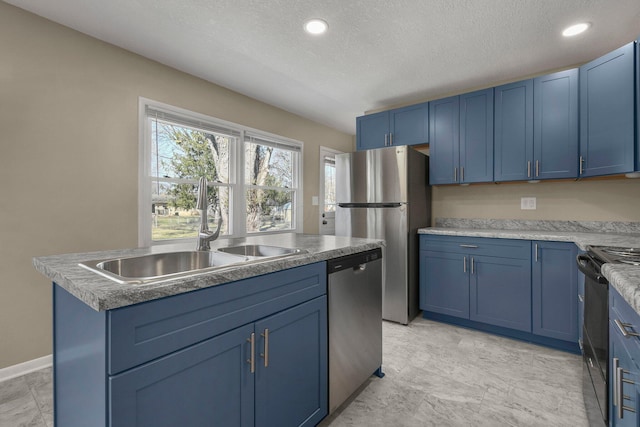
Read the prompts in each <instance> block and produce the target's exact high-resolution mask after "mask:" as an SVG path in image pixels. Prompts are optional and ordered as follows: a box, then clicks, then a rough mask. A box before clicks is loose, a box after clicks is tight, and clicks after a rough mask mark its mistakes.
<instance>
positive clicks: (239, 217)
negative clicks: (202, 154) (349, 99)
mask: <svg viewBox="0 0 640 427" xmlns="http://www.w3.org/2000/svg"><path fill="white" fill-rule="evenodd" d="M147 107H150V108H153V109H154V110H158V111H165V112H167V113H170V114H174V115H177V116H183V117H185V118H186V119H189V120H194V121H202V122H204V123H209V124H211V125H214V126H219V127H223V128H228V129H230V130H233V131H237V132H238V133H239V136H238V143H237V144H236V145H235V146H234V147H230V150H229V155H230V157H231V159H230V164H229V175H230V176H229V184H228V185H224V186H225V187H229V189H230V201H229V207H230V210H231V212H230V217H231V218H232V224H233V228H232V230H231V233H230V234H229V235H226V236H222V237H220V238H221V239H225V238H234V237H244V236H247V235H259V236H262V235H267V234H283V233H302V229H303V218H304V213H303V200H304V198H303V170H302V162H303V159H304V143H302V142H301V141H297V140H294V139H291V138H286V137H283V136H280V135H275V134H272V133H268V132H264V131H261V130H258V129H253V128H249V127H247V126H242V125H238V124H236V123H232V122H228V121H225V120H221V119H217V118H214V117H210V116H207V115H204V114H200V113H196V112H193V111H189V110H186V109H184V108H179V107H174V106H172V105H168V104H165V103H162V102H158V101H154V100H151V99H148V98H144V97H139V99H138V140H139V144H138V245H139V246H140V247H147V246H158V245H166V244H179V243H188V242H194V243H195V238H188V239H169V240H156V241H153V240H152V238H151V220H152V219H151V215H149V212H150V211H149V208H150V206H151V181H153V180H154V178H153V177H151V170H150V167H151V162H150V159H151V155H152V152H151V151H152V148H151V126H150V125H149V121H148V120H147V114H146V111H147ZM246 135H253V136H257V137H259V138H261V139H264V140H267V141H274V144H275V145H277V146H280V147H282V148H287V147H289V148H294V149H295V151H298V155H297V156H294V162H293V181H294V182H293V187H295V188H291V189H290V190H292V191H293V193H294V195H293V200H292V201H293V203H294V217H293V218H292V224H291V229H288V230H274V231H260V232H253V233H247V227H246V211H247V209H246V191H247V188H248V186H247V185H246V184H245V181H244V180H245V171H244V152H245V140H246V139H247V138H246ZM167 181H169V180H167ZM194 184H196V185H197V182H194Z"/></svg>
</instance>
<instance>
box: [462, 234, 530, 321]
mask: <svg viewBox="0 0 640 427" xmlns="http://www.w3.org/2000/svg"><path fill="white" fill-rule="evenodd" d="M526 243H528V242H526ZM470 270H471V271H470V278H471V286H470V298H471V303H470V316H469V318H470V319H471V320H474V321H476V322H483V323H486V324H489V325H495V326H502V327H505V328H510V329H517V330H520V331H526V332H530V331H531V262H530V259H529V258H528V257H527V258H526V259H511V258H503V257H487V256H473V257H472V258H471V268H470Z"/></svg>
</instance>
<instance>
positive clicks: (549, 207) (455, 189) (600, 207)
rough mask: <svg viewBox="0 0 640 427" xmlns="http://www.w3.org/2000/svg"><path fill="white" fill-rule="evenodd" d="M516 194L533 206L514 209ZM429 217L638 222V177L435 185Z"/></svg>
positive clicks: (516, 203)
mask: <svg viewBox="0 0 640 427" xmlns="http://www.w3.org/2000/svg"><path fill="white" fill-rule="evenodd" d="M521 197H536V198H537V200H536V202H537V209H536V210H534V211H527V210H524V211H523V210H520V198H521ZM432 218H433V219H434V220H435V218H499V219H554V220H583V221H640V179H624V178H623V179H618V180H602V181H594V180H589V181H561V182H560V181H558V182H539V183H537V184H529V183H510V184H483V185H469V186H467V187H462V186H438V187H433V207H432Z"/></svg>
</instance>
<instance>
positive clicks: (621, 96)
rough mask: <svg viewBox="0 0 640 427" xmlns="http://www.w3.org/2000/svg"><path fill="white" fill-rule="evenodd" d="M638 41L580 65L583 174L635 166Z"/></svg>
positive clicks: (625, 170) (614, 172)
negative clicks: (635, 88) (635, 49)
mask: <svg viewBox="0 0 640 427" xmlns="http://www.w3.org/2000/svg"><path fill="white" fill-rule="evenodd" d="M634 78H635V77H634V43H629V44H627V45H625V46H623V47H621V48H619V49H616V50H614V51H613V52H611V53H608V54H607V55H605V56H603V57H601V58H598V59H596V60H594V61H591V62H589V63H587V64H585V65H583V66H582V67H580V156H581V161H582V168H581V171H582V174H581V175H582V176H597V175H610V174H617V173H625V172H630V171H632V170H633V169H634V155H635V153H634V132H635V130H634V114H635V113H634V111H635V110H634V108H635V106H634V92H635V91H634Z"/></svg>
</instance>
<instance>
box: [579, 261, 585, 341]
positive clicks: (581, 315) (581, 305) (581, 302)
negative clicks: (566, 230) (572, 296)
mask: <svg viewBox="0 0 640 427" xmlns="http://www.w3.org/2000/svg"><path fill="white" fill-rule="evenodd" d="M578 253H579V254H583V253H584V251H582V250H579V251H578ZM583 324H584V273H583V272H582V271H580V269H578V345H579V346H580V350H582V346H583V342H584V341H583V335H582V333H583V330H582V325H583Z"/></svg>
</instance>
